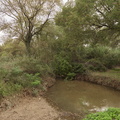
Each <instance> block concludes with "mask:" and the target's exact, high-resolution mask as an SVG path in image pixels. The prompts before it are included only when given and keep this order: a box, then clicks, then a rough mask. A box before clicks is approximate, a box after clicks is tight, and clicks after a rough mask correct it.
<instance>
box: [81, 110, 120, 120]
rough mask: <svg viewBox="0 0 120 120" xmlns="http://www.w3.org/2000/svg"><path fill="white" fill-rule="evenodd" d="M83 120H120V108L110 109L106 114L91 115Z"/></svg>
mask: <svg viewBox="0 0 120 120" xmlns="http://www.w3.org/2000/svg"><path fill="white" fill-rule="evenodd" d="M83 120H120V108H109V109H108V110H107V111H104V112H97V113H91V114H89V115H87V117H86V118H85V119H83Z"/></svg>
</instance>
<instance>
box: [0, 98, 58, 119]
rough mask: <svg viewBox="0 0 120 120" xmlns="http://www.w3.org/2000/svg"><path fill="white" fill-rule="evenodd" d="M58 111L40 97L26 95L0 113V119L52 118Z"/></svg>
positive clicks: (55, 116)
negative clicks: (12, 106)
mask: <svg viewBox="0 0 120 120" xmlns="http://www.w3.org/2000/svg"><path fill="white" fill-rule="evenodd" d="M58 116H59V113H58V112H57V111H56V110H55V109H54V108H52V107H51V106H50V105H49V103H48V102H47V101H46V100H45V99H44V98H42V97H37V98H33V97H26V98H22V100H19V103H18V104H17V105H16V106H15V107H14V108H11V109H8V110H6V111H3V112H1V113H0V120H54V119H56V118H58Z"/></svg>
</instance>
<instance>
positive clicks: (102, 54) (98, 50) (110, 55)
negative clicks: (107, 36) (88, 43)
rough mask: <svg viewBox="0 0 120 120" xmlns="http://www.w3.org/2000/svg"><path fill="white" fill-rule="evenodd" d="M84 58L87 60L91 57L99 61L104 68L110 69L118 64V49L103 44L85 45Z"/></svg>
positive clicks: (119, 62) (119, 56)
mask: <svg viewBox="0 0 120 120" xmlns="http://www.w3.org/2000/svg"><path fill="white" fill-rule="evenodd" d="M85 59H86V60H87V61H88V60H91V59H94V60H96V61H100V62H101V63H102V64H103V65H104V66H105V67H106V68H108V69H110V68H112V67H115V66H119V65H120V50H119V49H112V48H110V47H105V46H95V47H87V48H86V58H85ZM100 62H99V63H100Z"/></svg>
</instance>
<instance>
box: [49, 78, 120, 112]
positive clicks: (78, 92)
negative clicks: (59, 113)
mask: <svg viewBox="0 0 120 120" xmlns="http://www.w3.org/2000/svg"><path fill="white" fill-rule="evenodd" d="M47 96H48V97H49V98H51V99H52V100H53V101H54V102H55V103H56V104H57V105H58V106H59V107H60V108H62V109H64V110H67V111H71V112H80V111H81V110H82V111H90V112H95V111H104V110H106V109H107V108H109V107H120V102H119V101H120V92H118V91H114V90H113V89H110V88H107V87H103V86H99V85H95V84H91V83H87V82H84V81H62V80H61V81H58V82H57V83H56V85H54V86H53V87H52V88H50V90H49V91H48V93H47Z"/></svg>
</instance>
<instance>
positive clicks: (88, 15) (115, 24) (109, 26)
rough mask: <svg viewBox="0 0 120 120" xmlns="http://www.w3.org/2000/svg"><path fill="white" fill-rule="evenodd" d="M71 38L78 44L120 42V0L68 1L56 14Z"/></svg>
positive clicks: (113, 44) (114, 43) (58, 21)
mask: <svg viewBox="0 0 120 120" xmlns="http://www.w3.org/2000/svg"><path fill="white" fill-rule="evenodd" d="M56 24H57V25H59V26H62V27H63V29H64V30H65V33H66V36H67V38H68V39H69V40H71V41H73V42H74V41H75V43H76V44H78V42H79V43H82V44H97V43H102V44H104V43H106V44H111V45H112V46H118V45H119V42H120V1H119V0H104V1H103V0H75V1H73V2H71V1H70V2H68V4H66V6H64V7H63V9H62V12H60V13H59V14H58V15H57V16H56Z"/></svg>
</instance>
